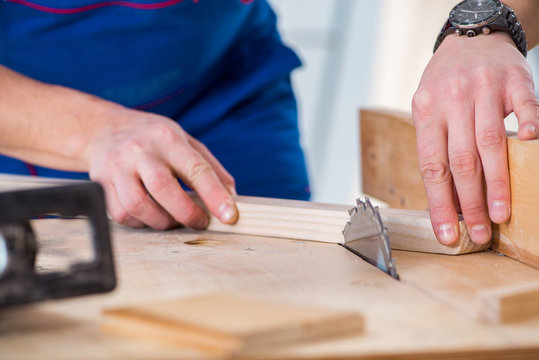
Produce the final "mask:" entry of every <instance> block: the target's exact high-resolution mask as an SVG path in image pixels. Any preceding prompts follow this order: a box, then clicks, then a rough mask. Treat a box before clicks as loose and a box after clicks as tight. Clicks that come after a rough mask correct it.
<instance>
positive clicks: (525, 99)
mask: <svg viewBox="0 0 539 360" xmlns="http://www.w3.org/2000/svg"><path fill="white" fill-rule="evenodd" d="M517 106H518V107H520V108H535V109H536V111H537V113H538V115H539V103H538V102H537V98H536V97H535V96H534V95H533V93H531V94H530V95H529V96H521V97H520V98H519V100H518V104H517Z"/></svg>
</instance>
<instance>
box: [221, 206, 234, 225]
mask: <svg viewBox="0 0 539 360" xmlns="http://www.w3.org/2000/svg"><path fill="white" fill-rule="evenodd" d="M217 213H218V214H219V220H221V222H223V223H225V224H230V223H233V222H234V220H236V216H237V212H236V208H235V207H234V206H231V205H230V204H228V203H222V204H221V206H219V209H218V210H217Z"/></svg>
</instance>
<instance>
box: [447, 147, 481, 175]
mask: <svg viewBox="0 0 539 360" xmlns="http://www.w3.org/2000/svg"><path fill="white" fill-rule="evenodd" d="M449 162H450V164H451V172H452V173H453V174H455V175H456V176H470V175H475V174H476V173H477V170H478V168H479V166H478V159H477V157H476V156H474V155H473V154H472V153H470V152H461V153H457V154H455V155H454V156H452V157H451V158H450V160H449Z"/></svg>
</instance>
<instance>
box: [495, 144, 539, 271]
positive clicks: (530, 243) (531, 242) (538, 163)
mask: <svg viewBox="0 0 539 360" xmlns="http://www.w3.org/2000/svg"><path fill="white" fill-rule="evenodd" d="M507 145H508V154H509V156H508V158H509V170H510V171H509V176H510V180H511V219H510V220H509V222H507V223H505V224H502V225H500V226H499V230H498V231H497V232H495V239H494V241H493V244H492V248H493V249H494V250H496V251H499V252H501V253H503V254H506V255H508V256H511V257H512V258H514V259H517V260H519V261H522V262H524V263H526V264H528V265H531V266H534V267H536V268H539V221H537V213H538V212H539V187H538V185H537V181H538V179H539V140H526V141H523V140H519V139H518V138H517V137H516V136H515V135H513V136H510V137H509V138H508V144H507Z"/></svg>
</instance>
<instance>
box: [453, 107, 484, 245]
mask: <svg viewBox="0 0 539 360" xmlns="http://www.w3.org/2000/svg"><path fill="white" fill-rule="evenodd" d="M456 103H460V106H458V107H454V108H451V109H448V133H449V136H448V153H449V164H450V168H451V173H452V174H453V181H454V182H455V187H456V188H457V193H458V195H459V200H460V207H461V210H462V215H463V217H464V221H465V222H466V225H467V227H468V232H469V234H470V237H471V239H472V241H473V242H475V243H478V244H483V243H485V242H487V241H489V240H490V238H491V226H490V219H489V218H488V216H487V208H486V204H485V198H484V192H483V175H482V168H481V160H480V158H479V153H478V151H477V145H476V140H475V135H474V131H475V129H474V127H475V125H474V124H475V121H474V109H473V106H472V105H470V104H469V102H465V101H460V102H456Z"/></svg>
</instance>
